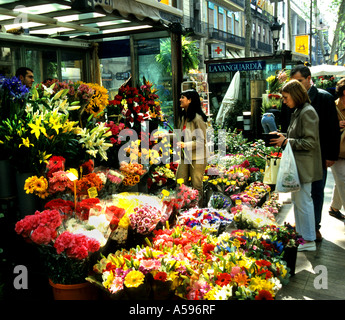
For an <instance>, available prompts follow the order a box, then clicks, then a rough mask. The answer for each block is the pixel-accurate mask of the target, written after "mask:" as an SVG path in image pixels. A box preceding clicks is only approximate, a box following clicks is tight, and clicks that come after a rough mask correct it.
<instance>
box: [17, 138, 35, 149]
mask: <svg viewBox="0 0 345 320" xmlns="http://www.w3.org/2000/svg"><path fill="white" fill-rule="evenodd" d="M22 140H23V143H21V144H20V145H19V148H20V147H21V146H24V147H27V148H30V146H34V145H33V144H32V143H30V140H29V138H26V139H24V138H22Z"/></svg>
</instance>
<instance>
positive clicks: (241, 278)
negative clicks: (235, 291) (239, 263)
mask: <svg viewBox="0 0 345 320" xmlns="http://www.w3.org/2000/svg"><path fill="white" fill-rule="evenodd" d="M234 281H235V282H236V283H237V284H238V285H239V286H246V285H247V284H248V276H247V275H246V274H242V273H237V274H236V275H235V277H234Z"/></svg>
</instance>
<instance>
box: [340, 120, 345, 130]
mask: <svg viewBox="0 0 345 320" xmlns="http://www.w3.org/2000/svg"><path fill="white" fill-rule="evenodd" d="M339 127H340V129H343V128H345V120H340V121H339Z"/></svg>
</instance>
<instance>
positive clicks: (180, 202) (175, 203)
mask: <svg viewBox="0 0 345 320" xmlns="http://www.w3.org/2000/svg"><path fill="white" fill-rule="evenodd" d="M178 180H179V179H178ZM181 180H183V179H181ZM160 196H161V197H162V201H163V203H164V205H165V206H166V214H165V215H166V216H167V217H169V224H170V225H174V224H175V223H176V219H177V217H178V215H179V213H180V212H181V211H183V210H189V209H191V208H194V207H196V206H197V205H198V201H199V192H198V190H196V189H193V188H191V187H188V186H186V185H185V184H183V181H178V187H177V188H176V190H173V191H168V190H165V189H163V190H162V192H161V194H160Z"/></svg>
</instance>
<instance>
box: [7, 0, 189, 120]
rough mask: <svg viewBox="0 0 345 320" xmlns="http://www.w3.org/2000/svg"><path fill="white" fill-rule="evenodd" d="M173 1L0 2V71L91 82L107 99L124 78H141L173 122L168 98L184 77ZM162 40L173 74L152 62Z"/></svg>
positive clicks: (134, 81)
mask: <svg viewBox="0 0 345 320" xmlns="http://www.w3.org/2000/svg"><path fill="white" fill-rule="evenodd" d="M178 7H179V1H178V2H177V3H176V4H175V5H174V6H172V5H167V4H164V3H159V2H156V1H140V0H129V1H124V0H121V1H94V2H93V4H91V5H88V2H87V1H72V3H70V2H68V1H59V2H56V3H54V2H53V3H51V2H44V3H42V1H31V2H30V6H28V7H26V6H23V5H21V2H20V1H12V2H11V3H9V4H6V5H2V8H0V15H1V16H0V19H1V24H2V26H3V28H4V29H3V30H4V31H5V32H3V33H0V74H4V75H5V76H11V75H14V73H15V70H16V69H17V68H18V67H21V66H27V67H29V68H31V69H33V71H34V75H35V82H36V83H39V82H42V81H44V80H46V79H49V78H58V79H59V80H60V81H65V80H72V81H85V82H96V83H100V84H102V85H104V87H106V88H107V89H108V91H109V95H110V98H112V97H114V95H115V94H116V93H117V90H118V88H119V87H120V86H121V85H122V84H123V83H124V82H126V81H128V79H129V78H131V82H132V84H133V85H134V86H138V85H139V86H140V85H141V84H142V79H143V77H145V78H146V80H148V81H150V82H152V83H153V84H154V86H155V87H156V88H157V89H158V90H159V94H160V97H162V108H163V109H164V111H165V113H167V114H168V115H170V116H171V120H172V122H174V117H173V115H174V110H176V109H177V108H178V106H177V104H176V102H174V97H176V96H178V93H179V90H180V84H181V81H182V71H181V70H182V58H181V52H180V46H181V45H180V42H181V40H180V38H181V30H182V28H181V19H182V11H181V10H180V9H178ZM167 43H168V45H169V48H168V49H169V53H170V55H171V56H172V57H173V59H171V56H170V59H171V61H172V62H171V65H172V72H171V73H168V72H166V70H164V69H163V68H162V66H161V65H160V64H159V63H158V62H157V61H156V56H157V54H159V53H160V52H161V50H165V49H166V45H165V47H164V44H167ZM164 48H165V49H164ZM175 100H176V99H175ZM177 102H178V101H177Z"/></svg>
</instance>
